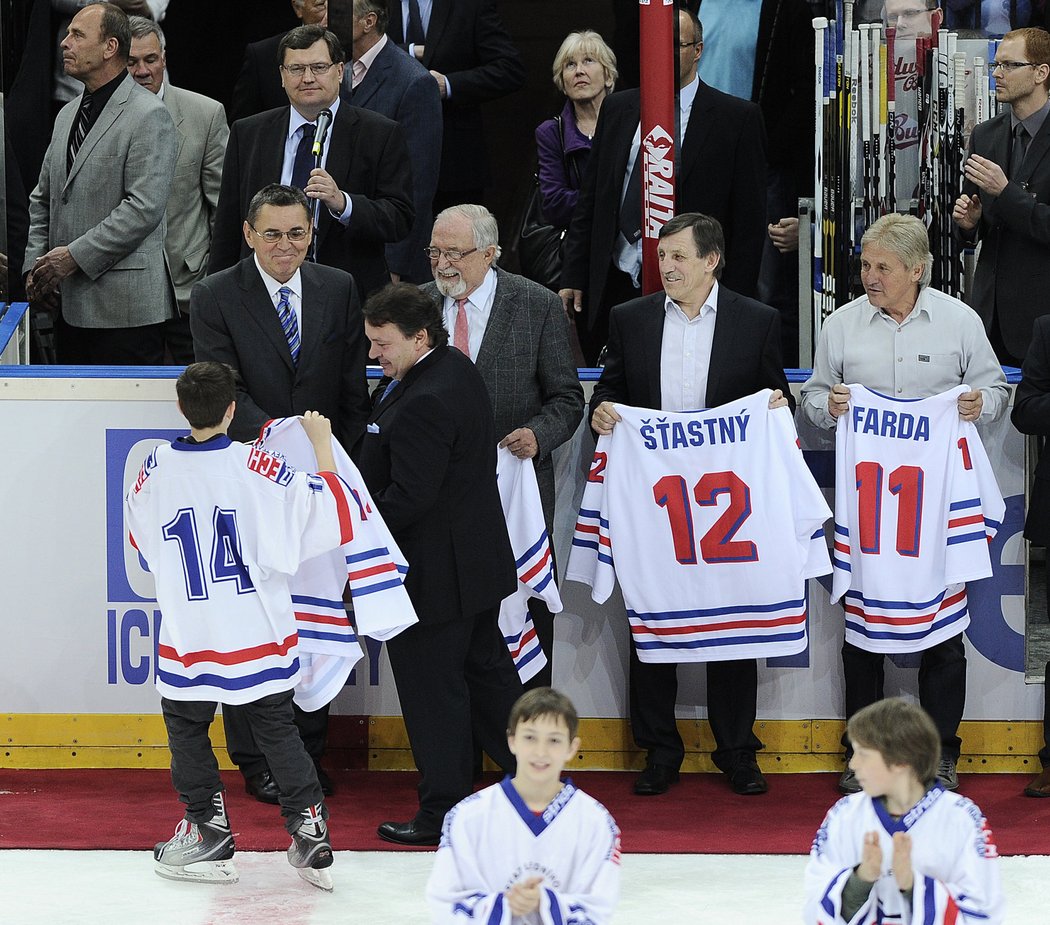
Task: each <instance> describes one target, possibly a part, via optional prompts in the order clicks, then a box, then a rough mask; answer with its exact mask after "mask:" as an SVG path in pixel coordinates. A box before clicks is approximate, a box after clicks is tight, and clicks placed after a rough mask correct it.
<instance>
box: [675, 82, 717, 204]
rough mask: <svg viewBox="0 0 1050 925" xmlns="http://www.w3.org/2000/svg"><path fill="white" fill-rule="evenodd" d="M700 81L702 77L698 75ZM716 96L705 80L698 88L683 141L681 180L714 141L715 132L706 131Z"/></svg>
mask: <svg viewBox="0 0 1050 925" xmlns="http://www.w3.org/2000/svg"><path fill="white" fill-rule="evenodd" d="M697 80H698V81H699V80H700V78H699V77H698V78H697ZM714 104H715V97H714V93H713V92H712V90H711V88H710V87H708V86H707V84H705V83H704V82H703V81H700V86H699V87H697V88H696V97H695V98H694V99H693V108H692V109H691V110H690V112H689V125H688V126H687V127H686V130H685V139H684V141H683V142H682V154H681V161H680V163H681V167H680V169H681V182H683V183H684V182H685V178H686V177H687V176H688V175H689V169H690V168H691V167H692V166H693V164H695V163H696V160H697V158H698V157H699V156H700V152H701V151H703V150H704V148H706V147H707V145H708V144H709V143H713V136H714V133H713V132H709V131H706V127H707V121H708V119H709V118H710V112H711V110H712V109H713V108H714Z"/></svg>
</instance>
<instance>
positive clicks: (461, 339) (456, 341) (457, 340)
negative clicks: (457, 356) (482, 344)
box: [452, 299, 470, 357]
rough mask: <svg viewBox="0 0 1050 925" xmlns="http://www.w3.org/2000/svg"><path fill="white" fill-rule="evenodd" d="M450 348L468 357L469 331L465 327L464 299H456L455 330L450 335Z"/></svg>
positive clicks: (465, 306)
mask: <svg viewBox="0 0 1050 925" xmlns="http://www.w3.org/2000/svg"><path fill="white" fill-rule="evenodd" d="M452 346H453V347H455V348H456V349H457V350H458V351H459V352H460V353H462V354H463V355H464V356H467V357H469V356H470V329H469V328H468V327H467V300H466V299H456V329H455V331H453V333H452Z"/></svg>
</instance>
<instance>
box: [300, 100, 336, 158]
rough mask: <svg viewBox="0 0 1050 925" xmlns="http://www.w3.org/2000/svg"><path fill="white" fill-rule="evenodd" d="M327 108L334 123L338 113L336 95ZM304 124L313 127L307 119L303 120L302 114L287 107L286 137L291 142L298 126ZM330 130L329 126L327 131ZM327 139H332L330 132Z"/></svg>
mask: <svg viewBox="0 0 1050 925" xmlns="http://www.w3.org/2000/svg"><path fill="white" fill-rule="evenodd" d="M328 108H329V110H331V113H332V122H333V123H334V122H335V117H336V115H338V113H339V96H338V95H336V98H335V100H334V101H333V102H332V103H330V104H329V106H328ZM306 124H310V125H313V124H314V123H313V122H311V121H310V120H309V119H306V118H303V116H302V114H301V113H300V112H299V110H297V109H296V108H295V107H294V106H289V107H288V136H287V137H288V139H289V140H291V137H292V136H293V135H294V134H295V133H296V132H298V131H299V128H300V126H303V125H306ZM330 129H331V126H329V130H330ZM328 137H329V138H331V137H332V134H331V131H329V133H328ZM325 147H326V148H327V147H328V146H327V145H325Z"/></svg>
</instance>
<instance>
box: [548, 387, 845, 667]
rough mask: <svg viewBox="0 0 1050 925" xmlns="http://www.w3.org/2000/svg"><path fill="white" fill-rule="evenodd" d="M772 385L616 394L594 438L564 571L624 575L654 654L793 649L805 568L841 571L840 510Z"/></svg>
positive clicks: (636, 622)
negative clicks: (653, 397)
mask: <svg viewBox="0 0 1050 925" xmlns="http://www.w3.org/2000/svg"><path fill="white" fill-rule="evenodd" d="M770 394H771V392H770V391H769V390H768V389H767V390H765V391H762V392H758V393H756V394H755V395H750V396H748V397H746V398H742V399H740V400H739V401H735V402H732V403H731V404H727V405H723V406H722V407H720V408H712V409H710V410H707V411H694V412H671V411H651V410H647V409H643V408H630V407H627V406H624V405H617V406H616V410H617V412H619V414H620V416H621V418H622V420H621V421H620V422H619V423H618V424H617V425H616V427H615V428H614V429H613V432H612V434H611V435H609V436H605V437H601V438H600V439H599V441H598V447H597V451H596V452H595V456H594V463H593V465H592V467H591V472H590V475H589V476H588V481H587V485H586V488H585V489H584V495H583V505H582V508H581V510H580V513H579V518H578V520H577V524H576V532H575V534H574V536H573V540H572V552H571V555H570V557H569V567H568V569H567V570H566V577H568V578H570V579H573V580H575V581H582V582H583V583H585V584H589V585H590V586H591V588H592V589H593V591H592V596H593V598H594V600H595V601H597V602H598V603H602V602H603V601H605V600H606V599H607V598H608V597H609V595H610V594H611V593H612V589H613V581H614V577H615V578H618V579H619V581H620V587H621V589H622V591H623V598H624V602H625V603H626V605H627V615H628V619H629V620H630V624H631V636H632V639H633V641H634V645H635V648H636V650H637V652H638V657H639V658H640V659H641V660H642V661H644V662H707V661H724V660H730V659H741V658H768V657H773V656H782V655H793V654H795V653H797V652H801V651H802V650H803V649H805V647H806V643H807V636H806V579H807V578H812V577H816V576H817V575H826V574H827V573H828V572H830V571H831V563H830V562H829V560H828V551H827V545H826V542H825V539H824V530H823V527H822V525H823V523H824V521H825V520H827V519H828V518H829V517H830V516H831V511H830V510H829V509H828V506H827V504H826V503H825V502H824V498H823V496H822V495H821V493H820V489H819V488H818V487H817V484H816V482H815V481H814V480H813V476H812V475H811V474H810V471H809V469H808V467H807V466H806V463H805V460H804V459H803V458H802V451H801V450H800V449H799V447H798V437H797V435H796V433H795V426H794V423H793V422H792V420H791V412H790V411H789V410H788V409H787V408H778V409H776V410H772V411H771V410H770V409H769V407H768V404H769V396H770Z"/></svg>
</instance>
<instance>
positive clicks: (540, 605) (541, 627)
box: [525, 597, 554, 691]
mask: <svg viewBox="0 0 1050 925" xmlns="http://www.w3.org/2000/svg"><path fill="white" fill-rule="evenodd" d="M529 613H530V614H532V625H533V626H535V627H536V638H537V639H538V640H539V643H540V648H541V649H543V654H544V655H546V656H547V664H546V665H544V666H543V667H542V668H541V669H540V670H539V671H537V672H536V674H534V675H533V676H532V677H531V678H529V680H528V681H526V682H525V690H527V691H531V690H534V689H535V688H537V687H550V686H551V682H552V680H553V679H554V614H552V613H551V612H550V608H548V607H547V603H546V601H543V600H541V599H540V598H538V597H530V598H529Z"/></svg>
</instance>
